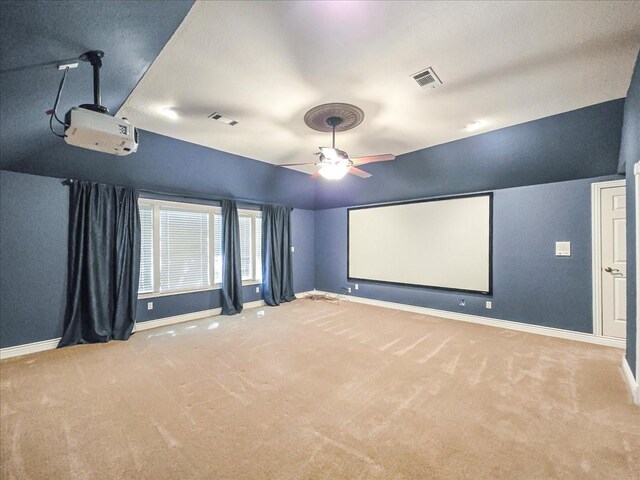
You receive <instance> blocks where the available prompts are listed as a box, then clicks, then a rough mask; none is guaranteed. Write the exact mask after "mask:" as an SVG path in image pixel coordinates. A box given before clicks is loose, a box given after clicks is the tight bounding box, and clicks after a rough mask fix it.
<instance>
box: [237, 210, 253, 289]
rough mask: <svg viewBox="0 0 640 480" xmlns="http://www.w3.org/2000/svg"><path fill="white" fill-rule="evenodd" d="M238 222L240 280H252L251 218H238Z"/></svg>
mask: <svg viewBox="0 0 640 480" xmlns="http://www.w3.org/2000/svg"><path fill="white" fill-rule="evenodd" d="M239 220H240V265H241V271H242V280H251V279H252V278H253V258H252V257H253V241H252V240H253V239H252V233H251V223H252V222H251V220H252V218H251V217H247V216H242V215H241V216H239Z"/></svg>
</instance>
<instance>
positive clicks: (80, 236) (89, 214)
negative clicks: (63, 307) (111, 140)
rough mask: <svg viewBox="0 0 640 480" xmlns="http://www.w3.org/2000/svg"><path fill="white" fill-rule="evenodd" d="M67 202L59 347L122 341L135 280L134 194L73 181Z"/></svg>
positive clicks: (131, 316)
mask: <svg viewBox="0 0 640 480" xmlns="http://www.w3.org/2000/svg"><path fill="white" fill-rule="evenodd" d="M69 200H70V205H69V207H70V208H69V259H68V262H69V267H68V275H69V278H68V292H67V311H66V316H65V326H64V333H63V334H62V339H61V340H60V343H59V344H58V347H65V346H68V345H76V344H79V343H100V342H108V341H109V340H127V339H128V338H129V336H130V335H131V331H132V329H133V326H134V323H135V313H136V302H137V299H138V278H139V275H140V217H139V214H138V192H137V190H135V189H132V188H124V187H115V186H112V185H102V184H97V183H90V182H80V181H72V182H70V195H69Z"/></svg>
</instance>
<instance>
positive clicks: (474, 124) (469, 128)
mask: <svg viewBox="0 0 640 480" xmlns="http://www.w3.org/2000/svg"><path fill="white" fill-rule="evenodd" d="M483 126H484V123H482V122H479V121H475V122H471V123H467V124H466V125H465V126H464V128H465V130H467V131H468V132H475V131H476V130H480V129H481V128H482V127H483Z"/></svg>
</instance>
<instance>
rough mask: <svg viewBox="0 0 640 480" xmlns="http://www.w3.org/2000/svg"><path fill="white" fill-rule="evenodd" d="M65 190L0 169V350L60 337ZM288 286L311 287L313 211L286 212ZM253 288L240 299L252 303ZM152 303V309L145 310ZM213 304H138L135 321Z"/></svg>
mask: <svg viewBox="0 0 640 480" xmlns="http://www.w3.org/2000/svg"><path fill="white" fill-rule="evenodd" d="M68 217H69V193H68V188H67V187H65V186H63V185H62V183H61V181H60V179H57V178H51V177H41V176H35V175H25V174H21V173H15V172H8V171H0V251H1V255H0V281H1V289H0V348H4V347H10V346H13V345H20V344H24V343H31V342H37V341H40V340H49V339H51V338H57V337H60V336H61V334H62V327H63V322H64V311H65V306H66V284H67V280H66V274H67V239H68ZM292 235H293V239H294V246H295V247H296V252H295V254H294V259H293V261H294V287H295V289H296V291H298V292H300V291H306V290H311V289H312V288H313V281H314V279H313V275H314V268H313V254H312V253H311V252H313V250H314V237H313V212H312V211H305V210H298V209H296V210H294V211H293V213H292ZM255 287H256V286H255V285H251V286H247V287H244V300H245V301H246V302H250V301H253V300H259V299H260V298H261V294H259V293H256V292H255ZM148 301H153V303H154V309H153V310H147V302H148ZM219 306H220V291H219V290H212V291H209V292H199V293H191V294H183V295H173V296H166V297H157V298H153V299H150V300H140V301H139V302H138V308H137V312H138V316H139V317H138V320H139V321H145V320H151V319H155V318H162V317H167V316H173V315H179V314H183V313H189V312H195V311H199V310H207V309H212V308H217V307H219Z"/></svg>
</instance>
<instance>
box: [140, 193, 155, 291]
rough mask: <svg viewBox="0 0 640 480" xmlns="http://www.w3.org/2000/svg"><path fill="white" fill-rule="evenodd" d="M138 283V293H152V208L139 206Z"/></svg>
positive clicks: (150, 206)
mask: <svg viewBox="0 0 640 480" xmlns="http://www.w3.org/2000/svg"><path fill="white" fill-rule="evenodd" d="M139 211H140V282H139V283H138V293H149V292H153V206H152V205H144V204H141V205H139Z"/></svg>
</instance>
